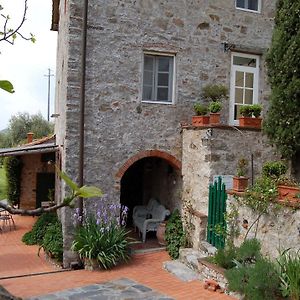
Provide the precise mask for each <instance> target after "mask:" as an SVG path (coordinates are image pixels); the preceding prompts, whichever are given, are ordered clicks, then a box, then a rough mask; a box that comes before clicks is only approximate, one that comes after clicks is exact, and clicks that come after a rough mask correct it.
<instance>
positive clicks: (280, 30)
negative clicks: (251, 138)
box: [264, 0, 300, 158]
mask: <svg viewBox="0 0 300 300" xmlns="http://www.w3.org/2000/svg"><path fill="white" fill-rule="evenodd" d="M299 49H300V1H295V0H279V1H278V2H277V11H276V17H275V27H274V31H273V37H272V44H271V47H270V49H269V51H268V54H267V67H268V77H269V82H270V84H271V89H272V93H271V97H270V109H269V112H268V115H267V118H266V120H265V122H264V131H265V132H266V133H267V135H268V137H269V138H270V141H271V142H272V143H273V144H275V145H276V146H277V149H278V150H279V151H280V153H281V154H282V156H283V157H285V158H293V157H294V156H295V155H296V153H297V152H298V151H300V122H299V115H300V51H299Z"/></svg>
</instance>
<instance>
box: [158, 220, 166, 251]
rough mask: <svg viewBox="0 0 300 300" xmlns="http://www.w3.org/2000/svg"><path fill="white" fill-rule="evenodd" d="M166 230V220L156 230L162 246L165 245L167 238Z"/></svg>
mask: <svg viewBox="0 0 300 300" xmlns="http://www.w3.org/2000/svg"><path fill="white" fill-rule="evenodd" d="M165 231H166V222H162V223H160V224H159V225H158V227H157V231H156V237H157V240H158V243H159V244H160V245H162V246H165V245H166V244H167V243H166V240H165Z"/></svg>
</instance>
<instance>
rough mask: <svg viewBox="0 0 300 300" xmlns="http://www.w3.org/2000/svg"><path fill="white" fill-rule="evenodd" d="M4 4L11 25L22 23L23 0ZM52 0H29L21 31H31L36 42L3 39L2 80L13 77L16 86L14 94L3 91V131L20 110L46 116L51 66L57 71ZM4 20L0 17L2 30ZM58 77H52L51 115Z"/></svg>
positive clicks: (0, 97)
mask: <svg viewBox="0 0 300 300" xmlns="http://www.w3.org/2000/svg"><path fill="white" fill-rule="evenodd" d="M0 4H1V5H2V6H3V7H4V10H2V11H1V13H2V14H5V15H7V14H8V15H9V16H10V18H11V22H10V25H11V26H9V27H13V25H14V24H16V23H18V22H20V20H21V19H22V13H23V8H24V0H0ZM51 5H52V1H51V0H28V12H27V17H26V19H27V20H26V21H25V24H24V26H23V27H22V29H21V33H22V34H23V35H25V36H30V32H32V33H33V34H34V35H35V37H36V43H34V44H33V43H32V42H28V41H24V40H22V39H21V38H17V40H16V41H15V45H13V46H12V45H10V44H8V43H6V42H0V52H1V54H0V79H1V80H3V79H7V80H10V81H11V82H12V83H13V85H14V88H15V93H14V94H9V93H7V92H5V91H2V90H0V101H1V108H0V130H2V129H4V128H6V127H7V126H8V121H9V119H10V117H11V116H12V115H15V114H17V113H18V112H28V113H30V114H36V113H38V112H41V113H42V115H43V116H44V117H45V119H46V118H47V102H48V79H47V77H45V76H44V75H47V74H48V68H50V69H51V71H52V74H55V67H56V65H55V60H56V38H57V32H55V31H51V30H50V27H51V13H52V6H51ZM2 30H3V21H2V19H0V31H2ZM54 86H55V77H53V76H52V77H51V88H50V103H51V109H50V115H51V113H53V109H54Z"/></svg>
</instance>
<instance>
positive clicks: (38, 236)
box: [22, 213, 57, 245]
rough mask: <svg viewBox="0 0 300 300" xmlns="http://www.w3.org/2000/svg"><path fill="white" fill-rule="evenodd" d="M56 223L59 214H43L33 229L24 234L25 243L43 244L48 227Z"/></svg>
mask: <svg viewBox="0 0 300 300" xmlns="http://www.w3.org/2000/svg"><path fill="white" fill-rule="evenodd" d="M54 223H57V215H56V214H55V213H44V214H42V215H41V216H40V217H39V218H38V219H37V221H36V222H35V224H34V225H33V227H32V229H31V231H29V232H27V233H25V234H24V235H23V237H22V241H23V243H25V244H26V245H42V243H43V239H44V236H45V233H46V230H47V227H48V226H49V225H50V224H54Z"/></svg>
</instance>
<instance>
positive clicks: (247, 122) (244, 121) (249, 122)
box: [239, 117, 262, 129]
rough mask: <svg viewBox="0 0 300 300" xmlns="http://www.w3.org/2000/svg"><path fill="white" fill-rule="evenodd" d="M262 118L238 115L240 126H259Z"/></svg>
mask: <svg viewBox="0 0 300 300" xmlns="http://www.w3.org/2000/svg"><path fill="white" fill-rule="evenodd" d="M261 122H262V118H252V117H239V126H240V127H250V128H258V129H260V128H261Z"/></svg>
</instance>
